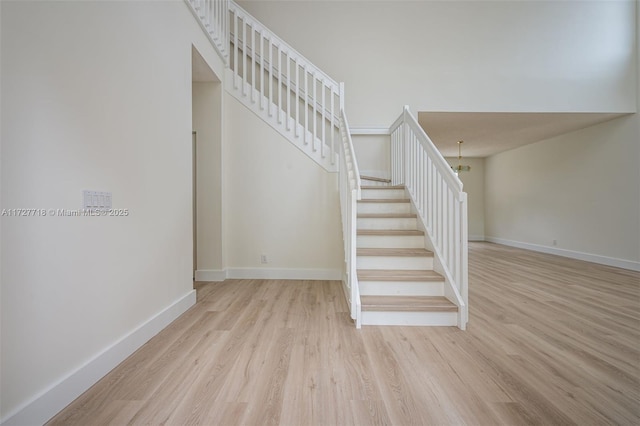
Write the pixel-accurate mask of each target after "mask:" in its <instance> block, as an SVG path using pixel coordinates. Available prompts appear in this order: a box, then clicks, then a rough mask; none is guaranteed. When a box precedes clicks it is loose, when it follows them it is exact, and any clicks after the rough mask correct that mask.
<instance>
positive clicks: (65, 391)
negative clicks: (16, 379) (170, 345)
mask: <svg viewBox="0 0 640 426" xmlns="http://www.w3.org/2000/svg"><path fill="white" fill-rule="evenodd" d="M195 303H196V291H195V290H191V291H189V292H188V293H187V294H185V295H184V296H182V297H180V298H179V299H177V300H175V301H174V302H173V303H171V304H170V305H169V306H167V307H166V308H165V309H163V310H162V311H160V312H158V313H157V314H156V315H154V316H153V317H151V318H149V319H148V320H147V321H146V322H145V323H143V324H141V325H140V326H138V327H137V328H135V329H133V330H131V331H130V332H129V333H128V334H127V335H125V336H123V337H122V338H121V339H120V340H118V341H116V342H114V343H113V344H112V345H111V346H109V347H108V348H106V349H105V350H104V351H102V352H101V353H99V354H96V355H95V356H94V357H93V359H91V360H89V361H88V362H87V363H86V364H84V365H83V366H81V367H79V368H78V369H77V370H75V371H73V372H71V373H70V374H69V375H68V376H66V377H65V378H63V379H61V380H60V381H58V382H57V383H55V384H53V385H52V386H51V387H49V388H48V389H46V390H44V391H43V392H42V393H41V394H40V395H38V396H37V397H35V398H34V399H33V400H31V401H30V402H29V403H27V404H25V405H23V406H22V407H20V408H19V409H18V410H16V411H15V412H12V413H8V414H7V415H6V417H5V418H3V419H1V421H2V425H3V426H9V425H36V424H44V423H45V422H46V421H47V420H49V419H50V418H51V417H53V416H55V415H56V414H57V413H58V412H59V411H60V410H62V409H63V408H64V407H66V406H67V405H69V404H70V403H71V402H72V401H73V400H74V399H76V398H77V397H79V396H80V395H82V393H84V392H85V391H86V390H87V389H89V388H90V387H91V386H93V385H94V384H95V383H96V382H97V381H98V380H100V379H101V378H102V377H103V376H105V375H106V374H107V373H108V372H109V371H111V370H113V369H114V368H115V367H116V366H117V365H118V364H120V363H121V362H122V361H124V360H125V359H126V358H127V357H128V356H129V355H131V354H132V353H134V352H135V351H136V350H138V348H140V347H141V346H142V345H144V344H145V343H146V342H148V341H149V339H151V338H152V337H153V336H155V335H156V334H158V333H159V332H160V331H161V330H162V329H164V328H165V327H166V326H168V325H169V324H171V322H173V321H174V320H175V319H176V318H178V317H179V316H180V315H182V314H183V313H184V312H186V311H187V310H188V309H189V308H190V307H192V306H193V305H195Z"/></svg>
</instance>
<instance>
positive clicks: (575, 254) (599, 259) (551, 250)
mask: <svg viewBox="0 0 640 426" xmlns="http://www.w3.org/2000/svg"><path fill="white" fill-rule="evenodd" d="M484 240H485V241H489V242H491V243H496V244H502V245H505V246H510V247H517V248H523V249H527V250H533V251H538V252H541V253H548V254H555V255H557V256H563V257H569V258H571V259H577V260H584V261H586V262H593V263H599V264H601V265H607V266H614V267H616V268H622V269H629V270H632V271H640V262H634V261H633V260H626V259H617V258H614V257H607V256H601V255H598V254H591V253H583V252H580V251H573V250H567V249H561V248H557V247H548V246H541V245H538V244H531V243H524V242H520V241H512V240H505V239H503V238H495V237H485V239H484Z"/></svg>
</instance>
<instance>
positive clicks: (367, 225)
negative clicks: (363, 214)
mask: <svg viewBox="0 0 640 426" xmlns="http://www.w3.org/2000/svg"><path fill="white" fill-rule="evenodd" d="M417 227H418V223H417V221H416V218H397V217H392V218H358V229H417Z"/></svg>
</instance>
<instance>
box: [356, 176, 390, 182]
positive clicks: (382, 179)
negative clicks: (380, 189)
mask: <svg viewBox="0 0 640 426" xmlns="http://www.w3.org/2000/svg"><path fill="white" fill-rule="evenodd" d="M360 179H362V180H372V181H374V182H385V183H391V179H386V178H379V177H375V176H365V175H360Z"/></svg>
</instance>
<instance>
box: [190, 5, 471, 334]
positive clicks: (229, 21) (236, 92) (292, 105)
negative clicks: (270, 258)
mask: <svg viewBox="0 0 640 426" xmlns="http://www.w3.org/2000/svg"><path fill="white" fill-rule="evenodd" d="M185 2H186V3H187V4H188V5H189V6H190V8H191V11H192V13H193V14H194V16H195V17H196V19H197V20H198V22H199V23H200V25H201V27H202V29H203V30H204V31H205V33H207V35H208V36H209V39H210V41H211V43H212V44H213V45H214V47H215V48H216V50H217V51H218V53H219V55H220V57H221V58H222V59H223V60H224V62H225V64H226V65H227V68H226V70H225V78H224V88H225V90H226V91H227V92H228V93H229V94H231V95H232V96H233V97H235V98H236V99H237V100H239V101H240V102H241V103H242V104H244V105H245V106H246V107H247V108H248V109H250V110H251V111H252V112H253V113H255V114H256V115H257V116H258V117H260V118H261V119H262V120H264V121H265V122H266V123H268V124H269V125H270V126H271V127H272V128H274V129H275V130H276V131H278V132H279V133H280V134H281V135H282V136H283V137H284V138H286V139H287V140H289V141H290V142H291V143H292V144H293V145H295V146H296V147H297V148H298V149H300V150H301V151H303V152H304V153H305V154H306V155H307V156H308V157H309V158H311V159H312V160H313V161H315V162H316V163H317V164H318V165H320V166H321V167H323V168H324V169H325V170H327V171H328V172H332V173H335V172H337V173H338V175H339V179H338V180H339V193H340V208H341V217H342V232H343V239H344V255H345V265H344V278H343V287H344V291H345V297H346V299H347V302H348V304H349V310H350V314H351V317H352V319H354V321H355V325H356V327H358V328H360V326H361V325H363V324H364V325H428V326H432V325H447V326H452V325H457V326H458V327H459V328H461V329H464V328H465V326H466V323H467V317H468V306H467V243H466V239H467V222H466V214H467V213H466V194H465V193H464V192H462V183H461V182H460V180H459V179H458V178H457V176H456V175H455V174H454V173H453V171H452V170H451V168H450V167H449V165H448V163H447V162H446V161H445V160H444V158H443V157H442V155H441V154H440V152H439V151H438V150H437V149H436V148H435V145H433V143H432V142H431V140H430V139H429V137H428V136H427V135H426V133H424V131H423V130H422V128H421V127H420V126H419V124H418V122H417V120H416V119H415V117H413V116H412V115H411V113H410V112H409V110H408V107H405V109H404V111H403V113H402V115H401V116H400V117H399V118H398V119H397V120H396V122H394V123H393V124H392V125H391V127H390V129H389V131H390V135H391V170H390V174H391V177H392V179H391V180H389V179H382V178H378V177H368V176H362V177H361V176H360V174H359V171H358V164H357V161H356V158H355V151H354V149H353V143H352V140H351V134H350V131H349V124H348V122H347V117H346V114H345V111H344V84H343V83H337V82H335V81H334V80H333V79H331V77H329V76H328V75H326V74H325V73H324V72H323V71H322V70H320V69H319V68H318V67H316V66H315V65H314V64H313V63H312V62H311V61H309V60H308V59H306V58H305V57H304V56H302V55H301V54H300V53H299V52H297V51H296V50H295V49H293V48H292V47H291V46H289V45H288V44H287V43H286V42H285V41H283V40H282V39H280V38H278V37H277V36H276V35H275V34H273V33H272V32H271V31H270V30H269V29H267V28H266V27H265V26H264V25H262V23H260V22H259V21H258V20H257V19H255V18H254V17H252V16H251V15H250V14H249V13H248V12H246V11H245V10H244V9H242V8H241V7H240V6H239V5H238V4H236V3H235V2H234V1H233V0H185ZM362 181H365V182H367V184H366V185H365V186H362V184H361V182H362ZM392 185H393V186H392Z"/></svg>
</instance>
